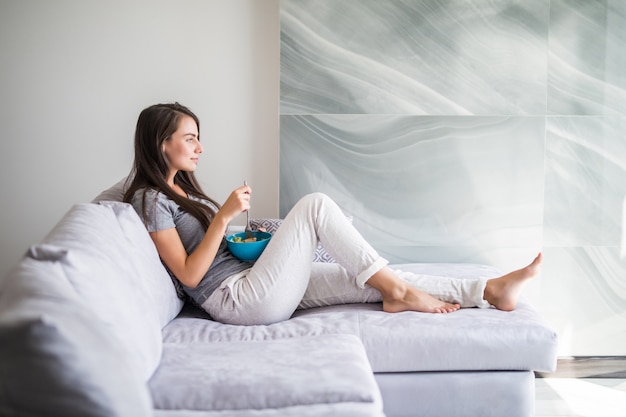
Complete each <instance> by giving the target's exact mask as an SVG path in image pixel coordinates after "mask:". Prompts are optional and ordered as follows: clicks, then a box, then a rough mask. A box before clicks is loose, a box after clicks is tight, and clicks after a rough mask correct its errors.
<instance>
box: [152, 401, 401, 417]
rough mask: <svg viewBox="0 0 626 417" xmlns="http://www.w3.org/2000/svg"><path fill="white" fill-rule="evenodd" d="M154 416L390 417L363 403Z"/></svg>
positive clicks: (160, 412)
mask: <svg viewBox="0 0 626 417" xmlns="http://www.w3.org/2000/svg"><path fill="white" fill-rule="evenodd" d="M154 417H392V416H385V414H383V412H382V410H379V409H377V408H375V407H372V406H371V404H365V403H334V404H313V405H297V406H294V407H286V408H270V409H265V410H223V411H198V410H155V411H154Z"/></svg>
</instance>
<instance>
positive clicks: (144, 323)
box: [0, 201, 557, 417]
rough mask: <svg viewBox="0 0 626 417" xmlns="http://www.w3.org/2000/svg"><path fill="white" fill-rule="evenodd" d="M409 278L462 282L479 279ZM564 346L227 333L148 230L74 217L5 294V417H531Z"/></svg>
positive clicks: (437, 322)
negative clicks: (542, 381)
mask: <svg viewBox="0 0 626 417" xmlns="http://www.w3.org/2000/svg"><path fill="white" fill-rule="evenodd" d="M402 267H403V268H404V269H411V270H413V271H416V272H425V273H434V274H439V273H444V274H449V275H452V276H458V277H459V279H463V278H466V277H471V276H475V275H492V274H495V273H497V272H498V271H496V270H495V269H494V268H491V267H489V266H482V265H464V264H409V265H403V266H402ZM556 351H557V339H556V335H555V332H554V331H553V330H552V329H551V328H550V327H549V326H547V325H546V323H545V321H544V320H543V319H542V318H541V317H540V315H539V314H538V313H537V312H536V311H535V310H534V309H533V307H532V306H531V305H529V304H528V303H527V302H524V301H522V302H521V303H520V304H519V306H518V308H517V309H516V310H515V311H513V312H502V311H498V310H495V309H463V310H461V311H459V312H455V313H453V314H447V315H436V314H423V313H413V312H406V313H397V314H387V313H384V312H383V311H382V310H381V305H380V304H359V305H341V306H332V307H324V308H315V309H310V310H299V311H297V312H296V313H295V314H294V316H293V317H292V318H291V319H290V320H288V321H285V322H282V323H277V324H273V325H269V326H232V325H224V324H220V323H217V322H214V321H212V320H211V319H210V318H209V317H208V316H207V315H206V314H205V313H203V312H202V311H200V310H198V309H196V308H195V307H193V306H192V305H189V304H184V303H183V302H182V301H181V300H180V299H179V298H178V297H177V296H176V292H175V289H174V286H173V285H172V281H171V279H170V277H169V275H168V274H167V272H166V270H165V269H164V268H163V266H162V265H161V263H160V261H159V258H158V255H157V253H156V250H155V248H154V246H153V244H152V241H151V240H150V237H149V236H148V234H147V232H146V230H145V228H144V226H143V224H142V222H141V220H140V219H139V217H138V216H137V215H136V213H135V212H134V210H133V209H132V207H131V206H129V205H127V204H124V203H119V202H110V201H109V202H100V203H85V204H78V205H76V206H74V207H73V208H72V209H71V210H70V211H69V212H68V213H67V214H66V215H65V216H64V217H63V219H61V221H60V222H59V223H58V224H57V225H56V226H55V228H54V229H53V230H52V231H51V232H50V233H49V234H48V236H47V237H45V238H44V239H43V241H42V242H40V243H38V244H35V245H33V246H32V247H31V248H30V249H29V251H28V253H26V254H25V256H24V258H23V259H22V260H21V262H19V263H18V264H17V265H16V266H15V267H14V268H13V269H12V271H11V272H10V273H9V274H8V275H7V276H6V277H5V278H4V279H3V281H2V283H1V284H0V415H2V416H6V417H13V416H15V417H17V416H63V417H71V416H81V417H84V416H124V417H141V416H148V415H154V416H179V417H187V416H189V417H192V416H193V417H196V416H220V417H225V416H259V417H265V416H339V417H341V416H383V415H386V416H388V417H393V416H436V417H442V416H480V417H486V416H507V417H516V416H520V417H522V416H524V417H528V416H532V415H533V414H534V372H533V371H552V370H554V368H555V366H556Z"/></svg>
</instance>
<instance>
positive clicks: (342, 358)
mask: <svg viewBox="0 0 626 417" xmlns="http://www.w3.org/2000/svg"><path fill="white" fill-rule="evenodd" d="M149 386H150V389H151V391H152V394H153V398H154V399H155V408H157V409H168V410H170V409H185V410H226V411H228V410H259V409H266V408H273V409H282V408H287V407H295V406H308V405H311V406H312V405H318V404H341V403H357V404H370V405H371V407H372V410H378V411H380V410H382V404H381V399H380V395H379V391H378V387H377V385H376V382H375V381H374V377H373V375H372V369H371V368H370V366H369V363H368V361H367V357H366V355H365V351H364V350H363V346H362V345H361V342H360V341H359V339H358V338H357V337H355V336H351V335H332V336H331V335H326V336H318V337H303V338H292V339H283V340H270V341H261V342H255V341H249V342H226V343H197V344H193V346H192V345H190V344H187V343H165V344H164V349H163V360H162V362H161V365H160V366H159V369H157V371H156V372H155V374H154V376H153V377H152V379H151V380H150V382H149Z"/></svg>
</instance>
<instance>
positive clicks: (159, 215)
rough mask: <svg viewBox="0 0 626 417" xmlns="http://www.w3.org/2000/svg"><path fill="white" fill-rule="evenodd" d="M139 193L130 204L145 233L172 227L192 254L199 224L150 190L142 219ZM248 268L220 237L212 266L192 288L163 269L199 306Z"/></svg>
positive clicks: (200, 230) (200, 233) (198, 238)
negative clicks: (220, 240)
mask: <svg viewBox="0 0 626 417" xmlns="http://www.w3.org/2000/svg"><path fill="white" fill-rule="evenodd" d="M143 193H144V190H143V189H141V190H138V191H137V192H136V193H135V195H134V196H133V199H132V201H131V203H132V205H133V207H134V208H135V211H136V212H137V213H138V214H139V217H141V218H142V219H143V221H144V224H145V225H146V228H147V229H148V232H156V231H159V230H166V229H171V228H174V227H175V228H176V231H177V232H178V235H179V236H180V239H181V241H182V242H183V246H184V247H185V250H186V251H187V253H188V254H190V253H192V252H193V251H194V250H195V249H196V247H197V246H198V245H199V244H200V241H201V240H202V238H203V237H204V234H205V232H206V231H205V229H204V227H202V224H200V222H199V221H198V220H197V219H196V218H195V217H193V216H192V215H191V214H189V213H187V212H186V211H184V210H183V209H182V208H181V207H180V206H179V205H178V204H176V203H175V202H174V201H173V200H171V199H170V198H169V197H167V196H166V195H165V194H163V193H161V192H158V191H156V190H152V189H150V190H148V191H147V193H146V210H145V212H146V213H145V218H144V217H143V210H142V196H143ZM189 198H190V199H193V200H195V201H200V202H202V203H204V204H207V205H209V206H211V207H213V208H215V207H214V206H213V205H212V204H211V203H210V202H209V201H206V200H201V199H198V198H196V197H193V196H190V197H189ZM251 266H252V263H251V262H243V261H240V260H239V259H237V258H235V256H234V255H233V254H232V253H231V252H230V251H229V250H228V246H227V244H226V239H225V238H223V239H222V243H221V244H220V247H219V249H218V250H217V254H216V255H215V259H214V260H213V263H212V264H211V266H210V268H209V270H208V271H207V273H206V274H204V277H203V278H202V280H201V281H200V283H199V284H198V286H197V287H196V288H190V287H187V286H185V285H183V284H182V283H180V281H178V280H177V279H176V277H175V276H174V274H173V273H172V272H171V271H170V270H169V268H167V265H166V266H165V267H166V269H167V271H168V272H169V274H170V276H171V277H172V279H173V280H175V281H177V282H179V283H180V285H181V286H182V288H183V290H184V291H185V292H186V293H187V294H188V295H189V296H190V297H191V298H192V299H193V301H195V302H196V303H197V304H198V305H202V303H204V302H205V301H206V299H207V298H209V296H210V295H211V294H212V293H213V291H215V290H216V289H217V288H218V287H219V286H220V284H221V283H222V281H224V280H225V279H226V278H228V277H229V276H231V275H233V274H236V273H239V272H241V271H244V270H245V269H248V268H250V267H251Z"/></svg>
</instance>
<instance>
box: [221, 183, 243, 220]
mask: <svg viewBox="0 0 626 417" xmlns="http://www.w3.org/2000/svg"><path fill="white" fill-rule="evenodd" d="M251 193H252V189H251V188H250V186H248V185H242V186H241V187H238V188H236V189H235V190H233V192H232V193H230V195H229V196H228V198H227V199H226V201H225V202H224V204H222V208H221V209H220V210H219V211H218V212H217V215H216V216H221V217H223V220H224V221H225V222H226V223H230V221H231V220H232V219H234V218H235V217H237V216H238V215H240V214H241V213H244V212H246V211H248V210H250V194H251Z"/></svg>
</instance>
